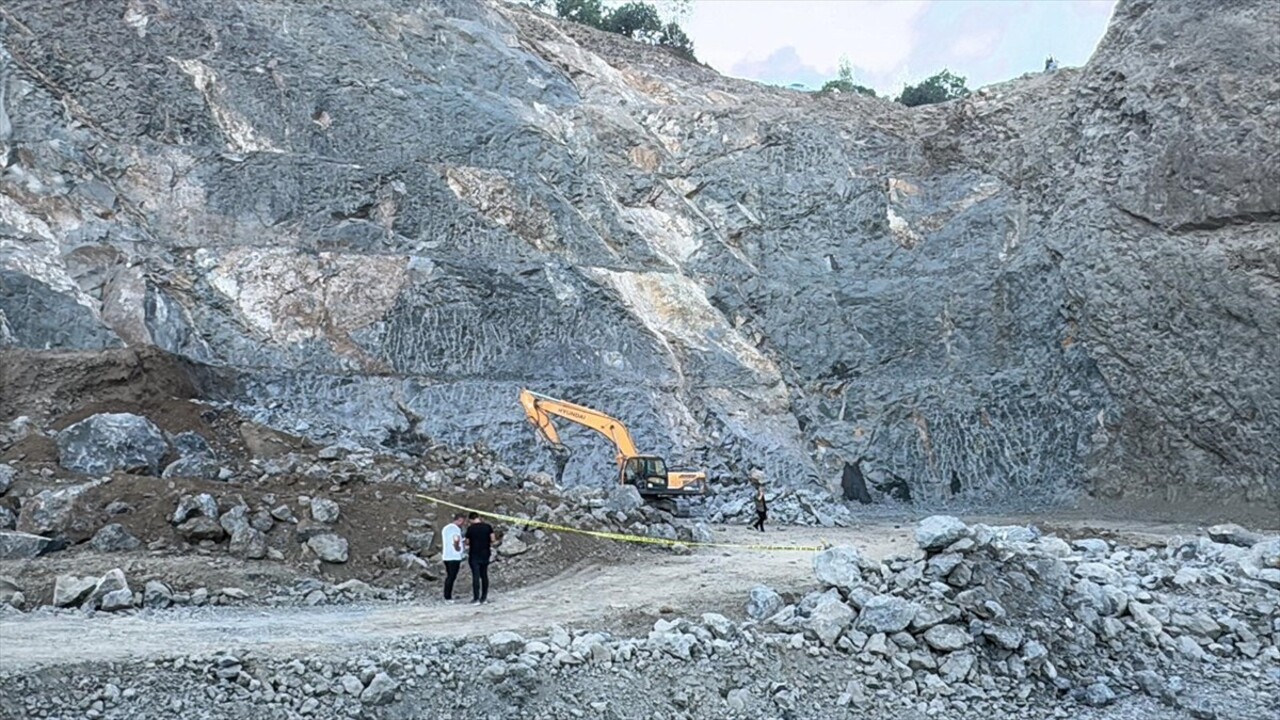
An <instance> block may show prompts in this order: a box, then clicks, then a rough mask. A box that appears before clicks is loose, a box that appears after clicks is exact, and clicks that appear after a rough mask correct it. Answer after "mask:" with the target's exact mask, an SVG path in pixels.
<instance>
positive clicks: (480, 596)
mask: <svg viewBox="0 0 1280 720" xmlns="http://www.w3.org/2000/svg"><path fill="white" fill-rule="evenodd" d="M467 563H468V564H469V565H471V599H472V600H479V601H481V602H483V601H485V600H488V599H489V558H471V559H469V560H468V561H467Z"/></svg>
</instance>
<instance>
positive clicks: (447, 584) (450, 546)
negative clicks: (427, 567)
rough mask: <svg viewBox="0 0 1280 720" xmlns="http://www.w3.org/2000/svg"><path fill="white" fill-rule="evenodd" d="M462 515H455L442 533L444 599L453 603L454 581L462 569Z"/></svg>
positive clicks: (441, 553)
mask: <svg viewBox="0 0 1280 720" xmlns="http://www.w3.org/2000/svg"><path fill="white" fill-rule="evenodd" d="M462 519H463V518H462V513H454V514H453V522H451V523H449V524H448V525H445V526H444V529H443V530H441V531H440V541H441V542H440V556H441V557H442V558H443V559H444V599H445V600H446V601H447V602H453V581H454V580H457V579H458V568H460V567H462V555H463V553H462Z"/></svg>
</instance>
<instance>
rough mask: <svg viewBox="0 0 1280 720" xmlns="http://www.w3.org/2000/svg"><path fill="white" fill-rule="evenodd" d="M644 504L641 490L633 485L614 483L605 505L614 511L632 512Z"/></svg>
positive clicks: (606, 497)
mask: <svg viewBox="0 0 1280 720" xmlns="http://www.w3.org/2000/svg"><path fill="white" fill-rule="evenodd" d="M642 505H644V498H642V497H640V491H639V490H637V489H636V488H635V487H634V486H632V485H614V486H613V487H612V488H610V489H609V493H608V494H607V495H606V496H605V501H604V506H605V507H606V508H608V509H609V510H610V511H612V512H621V513H624V514H625V513H632V512H635V511H636V510H639V509H640V507H641V506H642Z"/></svg>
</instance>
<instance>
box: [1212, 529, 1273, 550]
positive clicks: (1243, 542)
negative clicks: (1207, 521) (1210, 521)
mask: <svg viewBox="0 0 1280 720" xmlns="http://www.w3.org/2000/svg"><path fill="white" fill-rule="evenodd" d="M1209 539H1210V540H1212V541H1214V542H1217V543H1224V544H1227V545H1236V546H1238V547H1244V548H1248V547H1253V546H1254V545H1256V544H1258V543H1259V542H1261V541H1262V540H1263V536H1262V535H1259V534H1258V533H1256V532H1253V531H1251V530H1246V529H1244V528H1242V527H1240V526H1239V525H1236V524H1235V523H1227V524H1224V525H1214V526H1213V527H1211V528H1209Z"/></svg>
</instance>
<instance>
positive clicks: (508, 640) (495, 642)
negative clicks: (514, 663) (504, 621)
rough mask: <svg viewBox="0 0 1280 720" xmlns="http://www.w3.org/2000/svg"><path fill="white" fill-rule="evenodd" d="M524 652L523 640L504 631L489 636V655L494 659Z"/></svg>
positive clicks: (514, 634)
mask: <svg viewBox="0 0 1280 720" xmlns="http://www.w3.org/2000/svg"><path fill="white" fill-rule="evenodd" d="M523 650H524V638H523V637H521V636H519V635H517V634H516V633H513V632H508V631H506V630H503V631H499V632H496V633H494V634H492V635H490V636H489V654H491V655H493V656H494V657H496V658H504V657H507V656H508V655H516V654H519V653H520V652H522V651H523Z"/></svg>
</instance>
